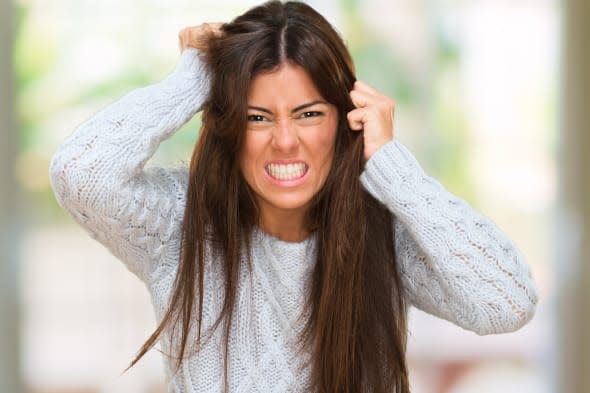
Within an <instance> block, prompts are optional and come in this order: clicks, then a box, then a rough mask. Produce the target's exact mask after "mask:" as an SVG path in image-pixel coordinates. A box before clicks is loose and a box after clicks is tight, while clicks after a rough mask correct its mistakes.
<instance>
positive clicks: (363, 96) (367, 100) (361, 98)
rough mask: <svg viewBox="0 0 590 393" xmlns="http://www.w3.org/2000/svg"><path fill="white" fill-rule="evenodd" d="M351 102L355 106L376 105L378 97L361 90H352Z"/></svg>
mask: <svg viewBox="0 0 590 393" xmlns="http://www.w3.org/2000/svg"><path fill="white" fill-rule="evenodd" d="M350 98H351V99H352V103H353V104H354V106H356V107H357V108H365V107H368V106H378V104H379V99H380V97H378V96H376V95H374V94H370V93H368V92H366V91H362V90H353V91H351V92H350Z"/></svg>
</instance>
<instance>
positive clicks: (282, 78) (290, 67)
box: [248, 63, 325, 104]
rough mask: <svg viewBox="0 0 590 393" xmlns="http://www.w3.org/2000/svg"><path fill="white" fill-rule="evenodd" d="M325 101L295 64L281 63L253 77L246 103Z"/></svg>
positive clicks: (309, 78) (301, 68) (306, 74)
mask: <svg viewBox="0 0 590 393" xmlns="http://www.w3.org/2000/svg"><path fill="white" fill-rule="evenodd" d="M318 99H325V97H322V95H321V94H320V92H319V90H318V89H317V87H316V86H315V84H314V83H313V81H312V80H311V77H310V76H309V74H308V73H307V72H306V71H305V69H304V68H303V67H301V66H299V65H297V64H293V63H283V64H281V66H280V67H279V68H277V69H275V70H272V71H269V72H263V73H260V74H258V75H256V76H255V77H254V79H252V82H251V83H250V87H249V89H248V103H249V104H254V103H259V104H262V103H267V104H270V103H275V104H278V103H286V102H291V103H299V104H300V103H302V102H304V101H312V100H318Z"/></svg>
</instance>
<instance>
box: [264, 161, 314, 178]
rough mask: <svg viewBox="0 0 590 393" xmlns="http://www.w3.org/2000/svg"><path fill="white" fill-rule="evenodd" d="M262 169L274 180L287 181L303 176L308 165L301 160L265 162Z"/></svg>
mask: <svg viewBox="0 0 590 393" xmlns="http://www.w3.org/2000/svg"><path fill="white" fill-rule="evenodd" d="M264 169H265V170H266V173H268V175H269V176H270V177H272V178H273V179H275V180H280V181H289V180H297V179H300V178H302V177H303V176H305V174H306V173H307V170H308V169H309V167H308V166H307V164H305V163H303V162H294V163H288V164H277V163H270V164H267V165H266V166H265V167H264Z"/></svg>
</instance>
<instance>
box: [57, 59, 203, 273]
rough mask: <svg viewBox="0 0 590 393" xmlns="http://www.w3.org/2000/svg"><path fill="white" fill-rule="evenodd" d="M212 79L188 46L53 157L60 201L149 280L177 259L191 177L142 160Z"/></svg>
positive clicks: (189, 112) (188, 114) (192, 109)
mask: <svg viewBox="0 0 590 393" xmlns="http://www.w3.org/2000/svg"><path fill="white" fill-rule="evenodd" d="M208 84H209V79H208V74H207V70H206V69H205V65H204V62H203V61H202V60H201V58H200V55H199V53H198V52H197V50H196V49H191V48H189V49H187V50H185V51H184V52H183V53H182V55H181V57H180V60H179V62H178V65H177V67H176V69H175V70H174V72H173V73H172V74H170V75H169V76H168V77H167V78H165V79H164V80H163V81H161V82H159V83H156V84H154V85H151V86H148V87H144V88H140V89H137V90H134V91H132V92H130V93H129V94H127V95H126V96H124V97H123V98H121V99H120V100H119V101H117V102H115V103H113V104H111V105H110V106H108V107H107V108H105V109H104V110H102V111H100V112H99V113H97V114H96V115H94V116H93V117H92V118H90V119H89V120H87V121H86V122H84V123H83V124H81V125H80V126H79V127H78V128H77V129H76V130H75V131H74V133H73V134H72V135H71V136H70V137H68V138H67V139H66V141H65V142H64V143H63V144H62V145H61V146H60V147H59V148H58V149H57V151H56V152H55V154H54V155H53V157H52V160H51V164H50V168H49V175H50V180H51V184H52V187H53V190H54V192H55V195H56V198H57V200H58V202H59V204H60V205H61V206H62V207H64V208H65V209H66V210H67V211H68V212H69V213H70V214H71V215H72V216H73V218H74V219H75V220H76V221H77V222H78V223H79V224H80V225H81V226H83V227H84V228H85V229H86V230H87V231H88V232H90V234H91V235H92V236H93V237H94V238H96V239H97V240H98V241H100V242H101V243H103V244H104V245H105V246H106V247H107V248H108V249H109V250H110V251H111V252H112V253H113V254H114V255H115V256H117V257H118V258H119V259H121V260H122V261H123V262H125V263H126V265H127V267H128V268H129V269H130V270H131V271H132V272H134V273H135V274H136V275H138V276H139V277H140V278H141V279H142V280H144V281H149V280H151V279H152V278H153V276H154V274H155V273H156V271H157V267H158V262H159V261H160V260H163V259H167V260H170V258H172V260H176V259H177V258H176V256H177V255H178V249H179V244H178V239H179V233H178V232H179V230H180V222H181V220H182V216H183V209H184V200H185V190H186V181H187V170H186V169H162V168H150V169H144V166H145V163H146V161H147V160H148V159H149V158H150V157H151V156H152V155H153V154H154V153H155V151H156V149H157V148H158V146H159V144H160V142H162V141H163V140H165V139H166V138H168V137H170V136H171V135H172V134H173V133H174V132H175V131H176V130H178V129H179V128H180V127H181V126H182V125H183V124H184V123H186V122H187V121H188V120H189V119H190V118H192V117H193V115H194V114H195V113H196V112H197V111H198V110H199V109H200V107H201V105H202V104H203V101H204V100H205V99H206V96H207V94H208V89H209V87H208ZM163 257H165V258H163Z"/></svg>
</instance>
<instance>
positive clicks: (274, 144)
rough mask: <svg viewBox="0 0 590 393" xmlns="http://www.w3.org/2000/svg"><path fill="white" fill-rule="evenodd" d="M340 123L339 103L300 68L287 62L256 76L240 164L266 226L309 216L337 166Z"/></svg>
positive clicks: (249, 95) (251, 86)
mask: <svg viewBox="0 0 590 393" xmlns="http://www.w3.org/2000/svg"><path fill="white" fill-rule="evenodd" d="M337 124H338V111H337V110H336V107H335V106H334V105H332V104H329V103H328V102H327V101H326V100H325V99H324V97H322V96H321V95H320V93H319V92H318V90H317V89H316V87H315V85H314V84H313V82H312V81H311V79H310V78H309V76H308V75H307V73H306V72H305V71H304V70H303V68H301V67H300V66H298V65H293V64H289V63H285V64H283V65H282V66H281V67H280V68H279V69H278V70H277V71H273V72H270V73H263V74H260V75H258V76H256V77H255V78H254V79H253V81H252V83H251V84H250V89H249V91H248V125H247V130H246V138H245V142H244V146H243V148H242V151H241V155H240V167H241V170H242V173H243V175H244V178H245V179H246V181H247V182H248V184H249V185H250V187H251V188H252V190H253V191H254V193H255V195H256V199H257V203H258V206H259V208H260V213H261V221H262V223H263V225H264V223H265V221H268V220H275V221H276V220H277V219H279V220H280V219H281V218H286V217H291V218H297V217H298V218H301V219H302V218H303V217H304V214H305V212H306V210H307V208H308V206H309V202H310V200H311V199H312V197H313V196H314V195H315V194H316V193H317V192H318V191H319V190H320V189H321V188H322V186H323V185H324V183H325V181H326V177H327V176H328V172H329V171H330V168H331V166H332V158H333V156H334V141H335V138H336V127H337ZM284 213H289V214H287V215H285V214H284ZM293 213H294V214H295V216H293ZM301 222H302V221H301Z"/></svg>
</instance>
